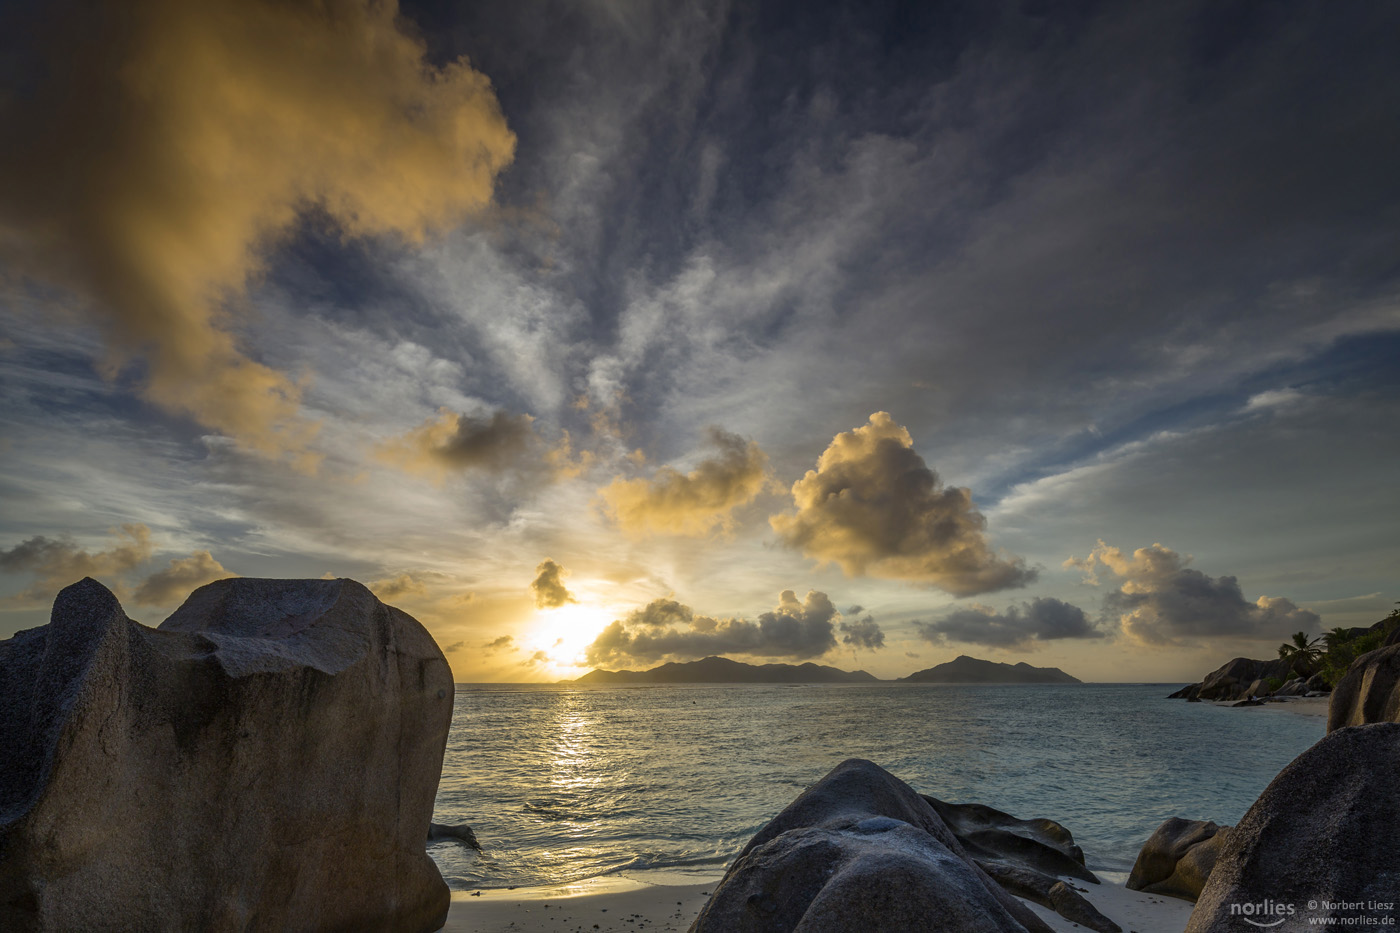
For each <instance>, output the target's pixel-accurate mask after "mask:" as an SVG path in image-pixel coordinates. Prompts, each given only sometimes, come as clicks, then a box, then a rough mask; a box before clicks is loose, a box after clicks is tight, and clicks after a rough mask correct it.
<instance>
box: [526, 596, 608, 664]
mask: <svg viewBox="0 0 1400 933" xmlns="http://www.w3.org/2000/svg"><path fill="white" fill-rule="evenodd" d="M615 618H617V613H616V612H615V611H613V609H612V608H611V607H608V606H599V605H594V604H589V603H569V604H567V605H564V606H559V607H558V608H555V609H540V610H539V611H537V612H536V613H535V621H534V622H533V623H532V624H531V625H530V626H529V628H528V629H527V631H526V635H525V639H524V640H525V642H526V644H527V645H528V646H529V649H530V650H531V651H543V652H545V653H546V654H548V655H549V658H550V663H551V666H552V667H553V668H554V669H555V671H556V672H558V673H560V674H563V675H568V676H576V668H578V667H580V666H582V665H583V664H584V663H585V662H584V652H585V650H586V649H587V648H588V645H589V644H590V643H591V642H592V641H593V639H595V638H597V637H598V633H599V632H601V631H602V630H603V629H604V628H606V627H607V625H608V623H609V622H611V621H612V620H613V619H615ZM571 672H573V673H572V674H571Z"/></svg>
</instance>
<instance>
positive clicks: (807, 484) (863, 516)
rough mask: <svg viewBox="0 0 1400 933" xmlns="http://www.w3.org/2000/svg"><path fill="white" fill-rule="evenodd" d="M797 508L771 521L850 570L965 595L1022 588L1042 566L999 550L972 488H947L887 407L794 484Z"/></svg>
mask: <svg viewBox="0 0 1400 933" xmlns="http://www.w3.org/2000/svg"><path fill="white" fill-rule="evenodd" d="M792 498H793V501H794V503H795V504H796V506H797V511H796V512H789V513H784V514H781V515H774V516H772V517H771V518H770V519H769V524H771V525H772V526H773V530H774V531H776V532H777V533H778V536H779V537H780V538H781V539H782V541H783V543H784V544H786V545H788V546H789V547H793V548H797V549H798V550H800V551H801V552H802V553H803V554H805V555H807V556H808V557H812V558H815V559H816V560H820V561H830V562H833V563H836V564H838V565H839V566H840V567H841V569H842V570H843V571H844V572H845V573H846V575H847V576H853V577H854V576H863V575H866V574H869V575H870V576H875V577H885V578H888V579H895V580H908V581H910V582H913V583H921V584H925V585H928V586H936V587H938V588H940V589H943V590H946V591H948V592H949V593H952V594H954V595H957V596H969V595H972V594H975V593H987V592H991V591H993V590H1001V589H1006V588H1008V587H1014V586H1023V585H1024V584H1026V583H1028V582H1030V581H1031V580H1034V579H1035V571H1034V570H1030V569H1028V568H1027V567H1026V566H1025V563H1024V561H1022V560H1021V559H1020V558H1007V557H1003V556H1001V555H998V554H996V553H995V552H993V550H992V548H991V546H990V545H989V544H988V542H987V537H986V525H987V522H986V519H985V518H983V517H982V513H980V512H978V511H977V509H976V508H974V507H973V505H972V493H971V491H970V490H968V489H963V488H957V487H954V488H946V487H944V486H943V483H942V481H941V480H940V479H939V478H938V474H937V473H935V472H934V471H933V470H931V469H929V468H928V465H927V464H925V463H924V459H923V458H922V457H920V456H919V454H918V453H917V452H916V451H915V450H914V442H913V439H912V438H911V437H910V436H909V432H908V431H907V430H906V429H905V428H904V427H903V426H901V425H899V424H897V423H895V420H894V419H893V418H891V417H890V416H889V414H888V413H886V412H883V411H879V412H876V413H875V414H873V415H871V416H870V421H869V423H868V424H866V425H864V426H862V427H859V428H856V429H855V430H854V431H848V432H846V433H844V434H838V435H836V437H835V438H834V439H833V440H832V442H831V445H830V446H829V447H827V449H826V450H825V451H824V452H823V453H822V455H821V457H820V458H819V459H818V460H817V468H816V469H815V470H808V471H807V474H806V475H805V476H803V477H802V479H800V480H798V481H797V482H796V483H794V484H793V486H792Z"/></svg>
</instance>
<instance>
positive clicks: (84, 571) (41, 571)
mask: <svg viewBox="0 0 1400 933" xmlns="http://www.w3.org/2000/svg"><path fill="white" fill-rule="evenodd" d="M108 534H110V535H112V537H114V538H115V539H116V541H115V542H114V543H113V544H112V545H111V546H110V547H108V548H106V549H105V550H101V551H87V550H84V549H83V548H81V547H79V546H78V545H77V544H75V543H74V542H72V541H68V540H64V539H54V538H46V537H44V536H42V535H36V536H34V537H32V538H30V539H28V540H27V541H22V542H20V543H19V544H17V545H15V546H14V547H12V548H10V549H8V550H0V570H7V571H11V572H16V571H28V572H29V573H32V574H33V575H34V582H33V583H31V584H30V585H29V586H28V587H27V588H26V589H25V590H24V591H23V592H21V593H19V594H17V595H15V596H14V597H12V601H13V602H16V603H34V602H47V601H49V600H51V599H53V597H54V594H56V593H57V592H58V591H59V590H61V589H63V588H64V587H65V586H68V585H69V584H70V583H76V582H78V581H79V580H81V579H82V578H83V577H95V578H98V579H102V580H104V581H106V582H107V583H108V584H109V585H111V586H112V587H113V589H116V590H118V591H119V592H120V590H121V587H120V585H119V583H118V582H117V580H116V578H117V577H119V576H121V575H122V574H124V573H126V572H127V571H129V570H131V569H133V568H135V567H137V566H140V565H141V564H143V563H145V562H146V561H147V560H149V559H150V557H151V554H152V552H153V551H154V547H153V546H152V544H151V529H149V528H147V527H146V526H145V525H140V524H133V525H122V526H121V528H112V529H109V530H108Z"/></svg>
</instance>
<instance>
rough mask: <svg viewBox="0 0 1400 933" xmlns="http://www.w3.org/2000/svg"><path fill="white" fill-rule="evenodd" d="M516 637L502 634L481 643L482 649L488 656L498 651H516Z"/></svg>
mask: <svg viewBox="0 0 1400 933" xmlns="http://www.w3.org/2000/svg"><path fill="white" fill-rule="evenodd" d="M514 650H515V637H514V636H512V635H502V636H501V637H500V638H495V639H492V640H491V641H488V642H485V643H483V644H482V645H481V651H482V653H483V654H485V655H486V656H488V657H489V656H491V655H493V654H495V653H496V652H497V651H514Z"/></svg>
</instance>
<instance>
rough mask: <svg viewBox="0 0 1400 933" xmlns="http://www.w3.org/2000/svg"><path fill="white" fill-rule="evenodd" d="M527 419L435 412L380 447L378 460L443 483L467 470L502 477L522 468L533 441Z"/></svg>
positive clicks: (501, 412) (497, 414)
mask: <svg viewBox="0 0 1400 933" xmlns="http://www.w3.org/2000/svg"><path fill="white" fill-rule="evenodd" d="M534 420H535V419H533V418H531V417H530V416H529V415H524V414H521V415H513V414H511V413H510V412H507V411H504V410H498V411H496V412H495V413H494V414H492V415H491V417H490V418H473V417H470V416H468V415H461V414H458V413H457V412H455V411H452V410H450V409H447V408H442V409H439V410H438V416H437V417H436V418H429V419H428V420H427V421H425V422H423V423H422V424H421V425H419V426H418V427H416V428H414V429H413V430H411V431H409V432H408V433H407V434H405V435H403V436H401V437H396V438H393V439H392V440H389V441H386V442H385V443H383V444H381V445H380V446H379V448H378V450H377V454H378V457H379V459H380V460H381V461H383V462H385V463H388V464H391V465H393V466H397V467H400V468H402V469H405V470H408V471H409V472H413V473H422V474H424V475H427V476H431V477H435V478H437V479H442V478H444V477H446V476H447V475H449V474H451V473H459V472H462V471H465V470H484V471H486V472H489V473H504V472H506V471H508V470H511V469H513V468H520V467H522V466H524V465H525V462H526V459H527V455H528V454H529V453H530V452H531V449H532V448H533V447H534V445H535V442H536V441H537V438H536V436H535V431H534V428H533V427H532V422H533V421H534Z"/></svg>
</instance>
